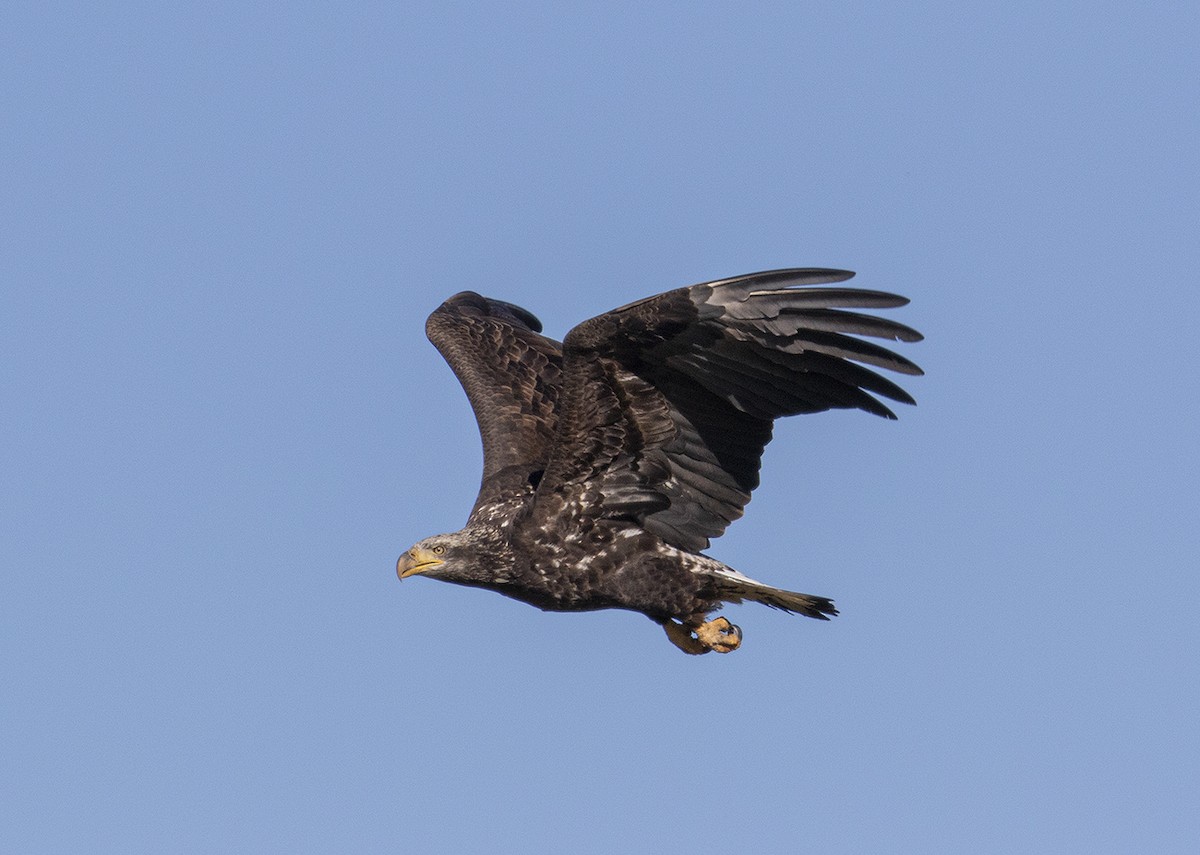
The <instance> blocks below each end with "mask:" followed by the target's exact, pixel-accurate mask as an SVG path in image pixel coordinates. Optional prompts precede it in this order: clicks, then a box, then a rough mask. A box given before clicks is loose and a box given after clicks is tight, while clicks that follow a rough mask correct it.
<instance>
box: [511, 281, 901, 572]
mask: <svg viewBox="0 0 1200 855" xmlns="http://www.w3.org/2000/svg"><path fill="white" fill-rule="evenodd" d="M853 275H854V274H853V273H851V272H849V271H842V270H822V269H789V270H773V271H767V272H763V273H754V274H750V275H747V276H740V277H737V278H734V279H724V280H719V281H715V282H707V283H702V284H699V285H692V286H690V287H687V288H679V289H676V290H674V291H668V292H666V293H664V294H659V295H658V296H655V297H649V298H646V299H644V300H639V301H638V302H635V303H631V304H629V305H627V306H624V307H622V308H619V309H615V310H614V311H611V312H608V313H607V314H604V315H600V316H598V317H596V318H593V319H591V320H589V321H585V322H584V323H582V324H580V325H579V326H577V327H575V328H574V329H572V330H571V332H570V333H568V335H567V337H566V339H565V340H564V343H563V350H564V365H563V376H562V390H561V398H560V400H559V408H558V423H557V426H556V434H555V439H554V445H553V448H552V451H551V454H550V461H549V464H548V466H547V467H546V471H545V475H544V477H543V478H542V479H541V482H540V484H539V486H538V491H537V496H536V498H535V501H534V505H533V507H532V508H531V509H530V513H531V514H533V515H536V514H537V513H538V508H539V505H542V506H544V507H546V508H550V507H555V506H557V505H558V502H554V503H553V504H551V503H550V502H549V501H544V497H548V496H549V495H550V494H552V493H553V494H558V496H559V498H560V499H561V498H563V497H564V494H565V497H566V498H568V499H573V500H575V501H576V502H577V503H578V505H579V506H580V507H582V508H584V509H585V513H588V514H592V515H595V516H600V517H610V518H623V519H629V520H633V521H635V522H636V523H638V524H639V525H641V526H642V527H643V528H645V529H646V530H647V531H650V532H652V533H654V534H656V535H658V536H659V537H661V538H663V539H664V540H665V541H666V542H667V543H670V544H672V545H673V546H676V547H678V548H681V549H687V550H693V551H699V550H701V549H704V548H706V547H707V546H708V544H709V539H710V538H713V537H717V536H719V535H720V534H721V533H722V532H724V530H725V528H726V527H727V526H728V525H729V523H730V522H732V521H733V520H735V519H737V518H738V517H740V516H741V515H742V510H743V508H744V507H745V505H746V503H747V502H748V501H749V500H750V493H751V491H752V490H753V489H754V488H755V487H756V486H758V479H759V476H758V473H759V465H760V461H761V458H762V452H763V449H764V447H765V446H766V444H767V443H768V442H769V441H770V439H771V428H772V423H773V421H774V419H776V418H779V417H780V416H788V415H795V414H798V413H814V412H820V411H823V410H828V409H831V408H857V409H862V410H866V411H867V412H870V413H874V414H876V415H880V416H884V417H886V418H895V415H894V414H893V413H892V411H891V410H890V409H888V407H887V406H885V405H884V404H883V403H882V402H881V401H880V400H879V399H878V398H877V397H876V396H880V397H883V398H889V399H891V400H894V401H901V402H904V403H913V400H912V398H911V397H910V396H909V395H908V394H907V393H906V392H905V391H904V390H903V389H901V388H900V387H899V386H897V385H896V384H895V383H893V382H891V381H890V380H887V379H885V378H884V377H882V376H880V375H879V374H877V373H876V372H874V371H872V370H870V369H869V368H866V367H864V366H866V365H871V366H875V367H879V368H885V369H889V370H892V371H896V372H900V373H902V374H913V375H916V374H921V373H922V372H921V369H920V368H918V367H917V366H916V365H914V364H913V363H912V362H910V361H908V360H907V359H905V358H903V357H901V356H899V355H897V354H895V353H892V352H891V351H889V350H886V349H884V348H882V347H880V346H878V345H875V344H871V343H870V342H867V341H863V340H862V339H860V338H856V337H855V336H856V335H866V336H873V337H878V338H884V339H891V340H898V341H919V340H920V339H921V335H920V333H918V332H916V331H915V330H912V329H910V328H908V327H906V326H903V325H902V324H898V323H895V322H893V321H889V320H885V319H882V318H878V317H874V316H871V315H864V314H860V313H856V312H850V311H845V310H846V309H850V308H892V307H897V306H902V305H904V304H905V303H907V302H908V301H907V300H906V299H905V298H903V297H899V296H896V295H894V294H886V293H883V292H879V291H867V290H861V289H853V288H830V287H798V286H812V285H827V284H830V283H837V282H842V281H845V280H846V279H849V278H850V277H851V276H853Z"/></svg>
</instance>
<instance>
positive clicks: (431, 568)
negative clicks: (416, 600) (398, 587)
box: [396, 531, 478, 582]
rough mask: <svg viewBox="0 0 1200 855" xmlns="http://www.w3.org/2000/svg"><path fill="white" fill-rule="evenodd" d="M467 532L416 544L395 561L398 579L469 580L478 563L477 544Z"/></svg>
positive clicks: (459, 532)
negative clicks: (415, 577)
mask: <svg viewBox="0 0 1200 855" xmlns="http://www.w3.org/2000/svg"><path fill="white" fill-rule="evenodd" d="M469 535H470V532H464V531H456V532H452V533H450V534H435V535H434V536H433V537H427V538H425V539H424V540H420V541H417V543H415V544H413V546H412V547H411V548H410V549H409V550H408V551H407V552H405V553H404V554H403V555H401V556H400V560H399V561H397V562H396V575H397V576H399V577H400V578H401V579H407V578H408V577H409V576H416V575H418V574H420V575H422V576H427V577H429V578H430V579H441V580H443V581H445V582H459V581H468V580H471V579H472V578H473V577H474V575H475V571H476V569H477V568H476V564H477V563H478V545H477V544H476V543H475V538H473V537H471V536H469Z"/></svg>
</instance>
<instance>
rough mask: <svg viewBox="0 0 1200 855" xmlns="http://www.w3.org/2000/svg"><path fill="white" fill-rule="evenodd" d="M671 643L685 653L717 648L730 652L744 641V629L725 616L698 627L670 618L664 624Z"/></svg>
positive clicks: (696, 653) (717, 649) (704, 651)
mask: <svg viewBox="0 0 1200 855" xmlns="http://www.w3.org/2000/svg"><path fill="white" fill-rule="evenodd" d="M662 627H663V629H664V630H665V631H666V633H667V638H669V639H671V643H672V644H674V645H675V646H676V647H678V648H679V649H680V650H682V651H683V652H684V653H691V654H693V655H699V654H701V653H708V652H709V651H710V650H715V651H717V652H718V653H730V652H731V651H734V650H737V649H738V647H739V646H740V645H741V643H742V631H741V630H740V629H739V628H738V627H737V626H735V625H734V624H732V623H730V622H729V621H728V620H726V619H725V618H723V617H719V618H713V619H712V620H710V621H708V622H707V623H702V624H700V625H699V626H696V627H688V626H685V625H684V624H680V623H675V621H673V620H669V621H667V622H666V623H664V624H663V625H662Z"/></svg>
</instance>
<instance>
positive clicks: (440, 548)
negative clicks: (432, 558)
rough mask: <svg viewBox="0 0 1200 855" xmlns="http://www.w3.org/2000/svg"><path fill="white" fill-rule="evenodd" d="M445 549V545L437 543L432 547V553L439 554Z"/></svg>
mask: <svg viewBox="0 0 1200 855" xmlns="http://www.w3.org/2000/svg"><path fill="white" fill-rule="evenodd" d="M445 551H446V547H444V546H442V545H441V544H438V545H437V546H435V547H434V548H433V554H434V555H441V554H443V553H444V552H445Z"/></svg>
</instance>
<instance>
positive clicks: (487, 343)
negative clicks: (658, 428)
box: [425, 291, 562, 520]
mask: <svg viewBox="0 0 1200 855" xmlns="http://www.w3.org/2000/svg"><path fill="white" fill-rule="evenodd" d="M541 330H542V325H541V322H540V321H539V320H538V319H537V318H536V317H534V316H533V315H532V314H531V313H530V312H528V311H526V310H525V309H522V308H521V307H520V306H514V305H513V304H511V303H505V302H502V301H500V300H492V299H489V298H487V297H481V296H480V295H479V294H476V293H474V292H472V291H464V292H462V293H460V294H455V295H454V296H453V297H451V298H450V299H449V300H447V301H446V302H445V303H443V304H442V305H441V306H439V307H438V308H437V309H436V310H435V311H434V312H433V314H431V315H430V316H429V319H428V320H427V321H426V322H425V334H426V335H427V336H428V337H429V340H430V341H431V342H432V343H433V345H434V347H436V348H437V349H438V351H440V352H441V354H442V356H443V357H445V359H446V362H448V363H449V364H450V368H451V369H452V370H453V371H454V374H455V376H457V377H458V380H459V382H460V383H461V384H462V386H463V389H464V390H465V391H466V393H467V398H468V400H469V401H470V402H471V409H472V410H473V411H474V413H475V420H476V422H477V423H478V425H479V435H480V438H481V439H482V441H483V478H482V481H481V483H480V487H479V496H478V498H477V499H476V500H475V507H474V508H473V509H472V510H471V520H475V519H477V518H478V517H479V516H480V515H485V514H489V513H493V512H499V513H505V512H507V503H508V501H509V500H511V499H513V498H518V497H528V496H529V495H532V493H533V488H534V487H535V486H536V483H537V481H538V479H540V478H541V476H542V472H543V470H544V469H545V468H546V463H547V461H548V459H549V456H550V446H551V443H552V441H553V438H554V432H555V419H556V406H557V402H558V393H559V378H560V374H561V369H562V345H561V344H559V343H558V342H557V341H555V340H553V339H550V338H546V337H545V336H543V335H540V334H539V333H540V332H541Z"/></svg>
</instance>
